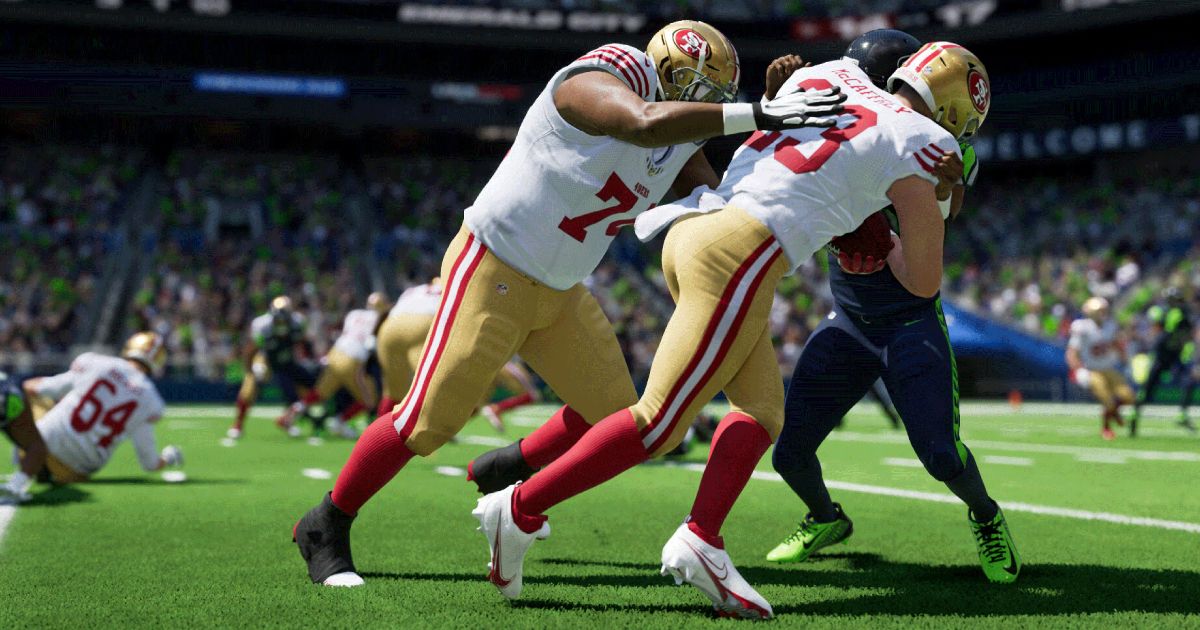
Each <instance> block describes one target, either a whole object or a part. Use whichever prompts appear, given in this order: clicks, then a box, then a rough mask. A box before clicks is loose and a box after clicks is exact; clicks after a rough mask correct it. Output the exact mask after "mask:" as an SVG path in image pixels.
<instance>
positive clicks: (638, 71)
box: [600, 46, 650, 97]
mask: <svg viewBox="0 0 1200 630" xmlns="http://www.w3.org/2000/svg"><path fill="white" fill-rule="evenodd" d="M600 50H603V51H608V52H612V53H614V54H616V55H617V56H618V57H620V58H621V59H624V60H625V61H626V63H627V66H626V67H628V68H629V69H630V70H631V71H632V72H633V73H634V74H635V75H637V78H638V79H640V80H641V84H642V88H641V89H642V92H643V94H642V96H647V97H648V96H650V79H649V78H648V77H647V76H646V69H645V68H643V67H642V64H641V63H640V62H639V61H638V59H637V57H634V56H633V55H631V54H630V53H629V51H627V50H622V49H620V48H617V47H616V46H602V47H601V48H600Z"/></svg>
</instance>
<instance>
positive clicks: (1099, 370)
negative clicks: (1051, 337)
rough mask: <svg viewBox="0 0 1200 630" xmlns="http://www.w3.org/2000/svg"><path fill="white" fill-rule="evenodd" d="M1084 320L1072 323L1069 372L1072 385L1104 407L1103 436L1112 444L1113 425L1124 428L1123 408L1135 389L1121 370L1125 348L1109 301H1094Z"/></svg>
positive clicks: (1087, 304) (1087, 306)
mask: <svg viewBox="0 0 1200 630" xmlns="http://www.w3.org/2000/svg"><path fill="white" fill-rule="evenodd" d="M1080 310H1081V311H1082V312H1083V317H1081V318H1079V319H1077V320H1075V321H1073V322H1071V337H1070V339H1069V340H1068V341H1067V368H1068V369H1069V370H1070V375H1069V378H1070V380H1071V382H1072V383H1075V384H1076V385H1078V386H1079V387H1082V388H1083V389H1086V390H1088V391H1089V392H1091V393H1092V396H1094V397H1095V398H1096V401H1097V402H1099V403H1100V407H1101V428H1100V436H1101V437H1103V438H1104V439H1106V440H1111V439H1113V437H1115V435H1114V434H1113V431H1112V425H1113V424H1117V425H1120V426H1123V425H1124V424H1125V422H1124V421H1122V420H1121V405H1131V404H1133V402H1134V397H1133V388H1132V387H1130V385H1129V381H1128V380H1127V379H1126V378H1125V376H1124V374H1122V373H1121V370H1122V369H1123V368H1124V366H1125V359H1126V357H1125V346H1124V344H1122V343H1121V341H1120V340H1119V339H1118V338H1117V322H1116V321H1114V320H1113V319H1112V317H1111V316H1110V314H1109V308H1108V300H1106V299H1104V298H1102V297H1098V296H1097V297H1091V298H1088V299H1087V301H1086V302H1084V303H1083V307H1082V308H1081V309H1080Z"/></svg>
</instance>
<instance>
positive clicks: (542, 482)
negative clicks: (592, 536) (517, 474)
mask: <svg viewBox="0 0 1200 630" xmlns="http://www.w3.org/2000/svg"><path fill="white" fill-rule="evenodd" d="M648 457H649V455H648V454H647V453H646V447H644V446H642V435H641V433H639V432H638V426H637V422H636V421H635V420H634V419H633V414H632V413H630V412H629V410H628V409H622V410H621V411H618V412H617V413H614V414H613V415H611V416H609V417H607V418H605V419H603V420H601V421H600V422H599V423H597V424H596V426H595V427H592V430H590V431H588V432H587V434H586V435H584V436H583V438H582V439H580V440H579V442H578V443H576V444H575V446H573V447H571V449H570V450H569V451H567V452H566V453H564V454H563V456H562V457H560V458H558V459H556V460H554V462H553V463H551V464H550V465H549V466H547V467H546V468H544V469H543V470H542V471H541V472H539V473H538V474H536V475H534V476H533V477H532V478H531V479H530V480H529V481H526V482H525V483H523V484H521V485H519V486H517V491H516V492H515V493H513V521H515V522H516V524H517V526H518V527H520V528H521V529H522V530H524V531H525V532H528V533H533V532H536V531H537V530H538V528H540V527H541V526H542V523H544V522H545V521H546V517H545V516H543V515H542V513H543V512H545V511H546V510H548V509H550V508H551V507H552V506H554V505H557V504H559V503H562V502H563V501H566V500H567V499H569V498H571V497H573V496H575V495H577V494H579V493H581V492H584V491H586V490H589V489H591V488H594V487H596V486H598V485H600V484H602V483H604V482H605V481H608V480H609V479H612V478H613V477H616V476H617V475H619V474H621V473H622V472H625V471H626V470H629V469H630V468H633V467H634V466H637V465H638V464H640V463H642V462H644V461H646V459H647V458H648Z"/></svg>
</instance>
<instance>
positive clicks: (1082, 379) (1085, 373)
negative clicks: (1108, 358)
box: [1072, 368, 1092, 387]
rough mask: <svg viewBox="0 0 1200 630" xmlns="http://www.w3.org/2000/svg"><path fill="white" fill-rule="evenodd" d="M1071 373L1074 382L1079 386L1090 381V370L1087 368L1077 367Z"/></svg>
mask: <svg viewBox="0 0 1200 630" xmlns="http://www.w3.org/2000/svg"><path fill="white" fill-rule="evenodd" d="M1072 375H1073V376H1074V377H1075V384H1076V385H1078V386H1080V387H1087V386H1088V384H1089V383H1091V382H1092V371H1091V370H1089V369H1087V368H1078V369H1076V370H1075V372H1073V373H1072Z"/></svg>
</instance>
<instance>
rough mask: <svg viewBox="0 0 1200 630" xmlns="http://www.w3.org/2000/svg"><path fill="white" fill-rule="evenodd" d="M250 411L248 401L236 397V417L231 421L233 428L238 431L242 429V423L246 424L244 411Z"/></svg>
mask: <svg viewBox="0 0 1200 630" xmlns="http://www.w3.org/2000/svg"><path fill="white" fill-rule="evenodd" d="M249 411H250V403H249V401H245V400H241V399H238V401H237V418H235V419H234V421H233V428H235V429H237V430H238V431H241V430H242V425H244V424H246V413H247V412H249Z"/></svg>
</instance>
